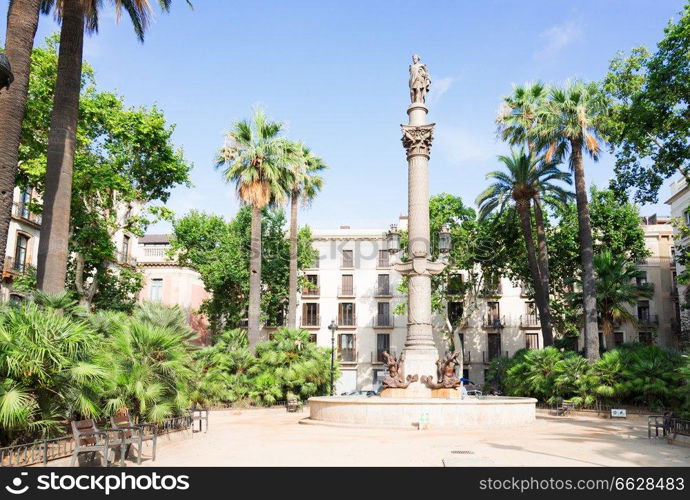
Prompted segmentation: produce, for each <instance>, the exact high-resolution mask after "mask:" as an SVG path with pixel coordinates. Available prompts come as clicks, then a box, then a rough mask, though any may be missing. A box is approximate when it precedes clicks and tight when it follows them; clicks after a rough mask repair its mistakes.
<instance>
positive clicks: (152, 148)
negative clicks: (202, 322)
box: [19, 38, 191, 310]
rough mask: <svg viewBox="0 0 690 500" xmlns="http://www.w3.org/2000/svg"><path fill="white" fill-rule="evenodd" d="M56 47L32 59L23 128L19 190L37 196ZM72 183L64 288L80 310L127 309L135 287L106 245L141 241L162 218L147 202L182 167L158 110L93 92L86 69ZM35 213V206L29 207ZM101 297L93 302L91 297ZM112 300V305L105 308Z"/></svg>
mask: <svg viewBox="0 0 690 500" xmlns="http://www.w3.org/2000/svg"><path fill="white" fill-rule="evenodd" d="M55 43H56V40H55V39H54V38H49V39H48V43H47V46H46V47H45V48H43V49H41V48H37V49H35V50H34V54H33V56H32V68H33V71H32V77H31V81H30V85H29V98H28V103H27V110H28V113H27V118H26V120H25V122H24V126H23V135H22V143H21V151H20V158H21V160H22V164H21V171H20V178H19V183H20V184H21V185H24V186H32V187H35V188H36V189H37V190H38V191H39V194H41V193H43V192H44V188H45V183H44V180H45V172H46V170H45V169H46V163H47V156H46V147H47V143H48V129H49V123H50V122H49V120H50V109H51V106H52V96H53V93H54V85H55V73H56V72H57V62H58V61H57V52H56V50H57V49H56V46H55ZM80 116H81V118H80V121H79V127H78V130H77V139H78V140H77V149H76V150H75V152H74V158H75V168H74V172H73V179H72V184H73V185H72V195H73V196H72V207H71V211H70V214H71V215H70V242H69V243H70V246H69V248H70V259H69V265H68V289H69V290H70V291H72V293H74V294H75V295H76V296H78V297H79V299H80V300H81V301H82V303H83V304H84V305H85V306H87V307H90V306H92V305H95V306H96V307H99V306H101V307H102V306H106V307H114V308H123V309H130V310H131V307H132V304H133V297H134V296H135V292H137V291H138V289H139V288H140V285H141V283H142V281H141V276H139V275H137V273H135V272H134V270H133V269H130V268H129V267H127V266H121V269H118V270H117V271H115V270H114V269H113V268H114V265H113V263H115V262H120V261H124V260H126V256H119V255H118V252H117V250H116V248H115V246H114V243H113V236H114V235H115V234H116V233H118V232H123V231H126V232H130V233H133V234H139V235H141V234H143V232H144V229H145V227H146V225H147V224H148V223H149V222H151V221H153V220H156V219H159V218H161V217H167V216H168V215H169V211H167V210H166V209H164V208H162V207H156V206H153V205H151V206H149V207H148V208H146V209H143V210H140V209H139V207H140V206H142V205H144V204H146V203H155V202H165V201H166V200H167V199H168V197H169V194H170V191H171V189H172V188H173V187H174V186H176V185H180V184H186V183H188V182H189V170H190V169H191V165H189V164H188V163H187V162H186V161H185V160H184V157H183V154H182V151H181V150H177V149H175V148H174V146H173V145H172V141H171V136H172V133H173V130H174V127H172V126H169V125H168V124H167V123H166V121H165V117H164V115H163V113H162V112H161V111H160V110H158V109H157V108H155V107H153V108H145V107H139V108H127V107H126V106H125V105H124V103H123V102H122V98H121V97H119V96H116V95H115V94H112V93H110V92H102V91H99V90H98V89H97V87H96V83H95V80H94V78H93V73H92V72H91V70H90V68H89V67H88V66H87V67H86V71H85V75H84V88H83V91H82V96H81V99H80ZM32 209H35V210H36V211H40V210H41V207H40V205H39V206H36V207H32ZM99 296H100V298H98V297H99ZM111 300H116V302H109V301H111Z"/></svg>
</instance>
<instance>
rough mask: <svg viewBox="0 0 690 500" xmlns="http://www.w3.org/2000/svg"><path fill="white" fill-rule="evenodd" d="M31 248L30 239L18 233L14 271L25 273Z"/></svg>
mask: <svg viewBox="0 0 690 500" xmlns="http://www.w3.org/2000/svg"><path fill="white" fill-rule="evenodd" d="M28 248H29V237H28V236H27V235H25V234H22V233H17V244H16V246H15V248H14V270H15V271H20V272H24V269H25V268H26V255H27V249H28Z"/></svg>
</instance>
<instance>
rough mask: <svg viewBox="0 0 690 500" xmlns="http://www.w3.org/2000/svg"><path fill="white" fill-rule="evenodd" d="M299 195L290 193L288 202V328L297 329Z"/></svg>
mask: <svg viewBox="0 0 690 500" xmlns="http://www.w3.org/2000/svg"><path fill="white" fill-rule="evenodd" d="M298 204H299V194H298V193H297V192H293V193H292V198H291V200H290V279H289V284H288V289H289V293H290V295H289V304H288V322H287V326H288V328H297V209H298Z"/></svg>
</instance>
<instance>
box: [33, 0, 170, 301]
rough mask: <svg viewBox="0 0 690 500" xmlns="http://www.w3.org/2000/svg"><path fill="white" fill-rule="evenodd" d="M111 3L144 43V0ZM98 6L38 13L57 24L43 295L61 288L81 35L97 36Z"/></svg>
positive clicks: (165, 5) (96, 1)
mask: <svg viewBox="0 0 690 500" xmlns="http://www.w3.org/2000/svg"><path fill="white" fill-rule="evenodd" d="M111 3H113V4H114V5H115V10H116V17H117V18H119V16H120V14H121V12H122V10H123V9H124V10H125V12H127V14H128V15H129V18H130V19H131V21H132V25H133V26H134V31H135V33H136V35H137V37H138V38H139V40H140V41H143V39H144V32H145V31H146V28H147V26H148V23H149V18H150V15H151V6H150V4H149V2H148V0H111ZM158 3H159V4H160V6H161V8H162V9H163V10H166V11H167V10H168V9H169V7H170V3H171V0H158ZM102 4H103V2H102V1H101V0H69V1H68V0H43V2H42V7H43V10H44V11H46V12H48V11H49V10H50V9H51V8H54V10H55V15H56V18H57V19H58V20H60V21H61V22H62V28H61V30H60V50H59V54H58V74H57V80H56V83H55V96H54V98H53V111H52V115H51V119H50V133H49V135H48V153H47V165H46V183H45V192H44V195H43V222H42V226H41V238H40V240H39V244H38V269H37V273H36V279H37V284H38V287H39V289H41V290H43V291H44V292H48V293H60V292H62V291H63V290H64V288H65V276H66V274H67V257H68V243H69V222H70V204H71V201H72V167H73V163H74V151H75V148H76V131H77V122H78V118H79V92H80V90H81V67H82V54H83V45H84V32H85V31H87V32H96V31H98V14H99V9H100V8H102Z"/></svg>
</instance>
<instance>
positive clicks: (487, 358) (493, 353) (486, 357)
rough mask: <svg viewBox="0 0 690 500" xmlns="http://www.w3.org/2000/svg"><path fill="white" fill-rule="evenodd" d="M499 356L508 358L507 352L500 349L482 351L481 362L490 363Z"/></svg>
mask: <svg viewBox="0 0 690 500" xmlns="http://www.w3.org/2000/svg"><path fill="white" fill-rule="evenodd" d="M501 356H503V357H505V358H507V357H509V356H508V351H501V349H489V350H488V351H482V362H483V363H490V362H491V361H493V360H494V359H496V358H500V357H501Z"/></svg>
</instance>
